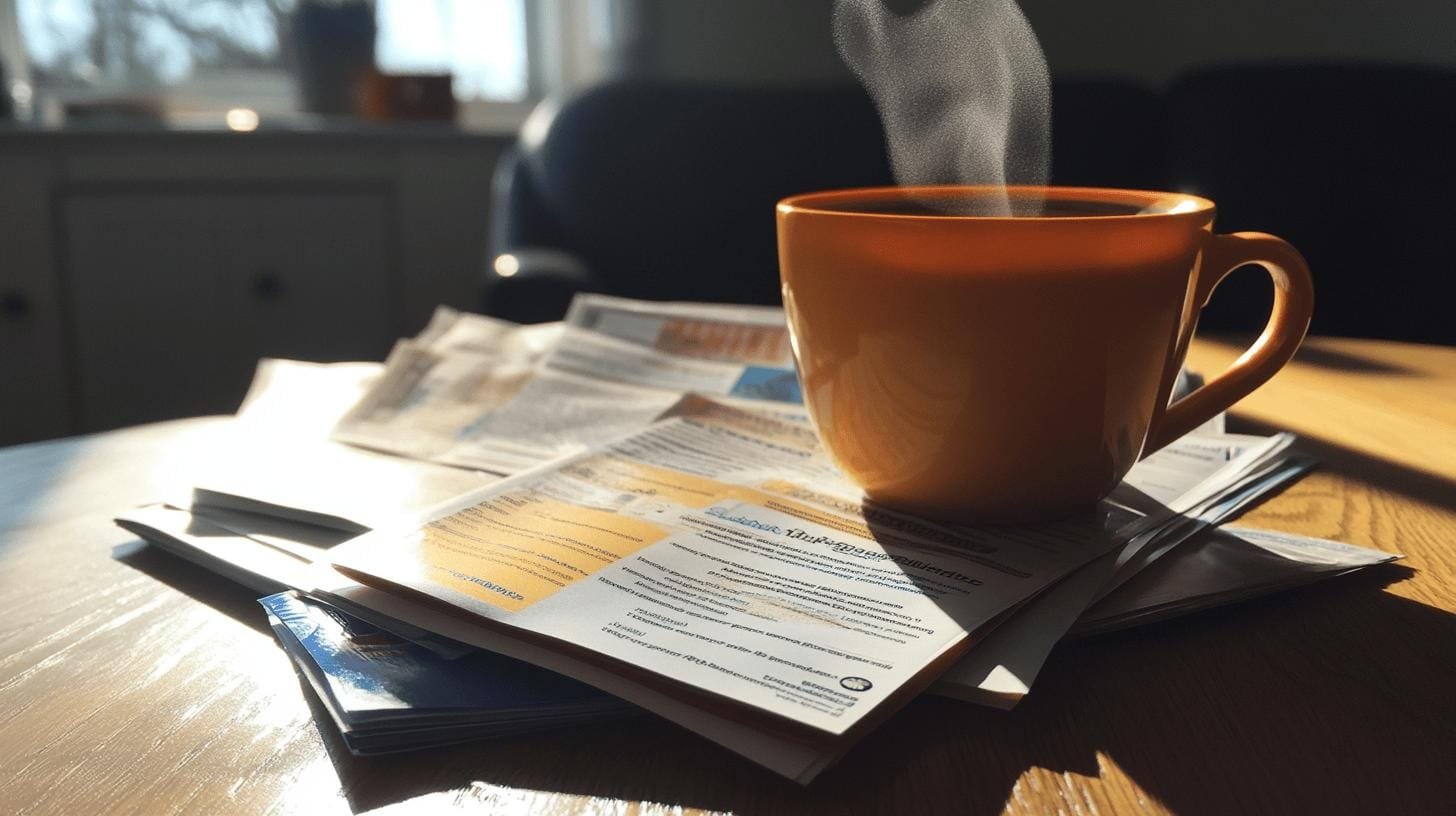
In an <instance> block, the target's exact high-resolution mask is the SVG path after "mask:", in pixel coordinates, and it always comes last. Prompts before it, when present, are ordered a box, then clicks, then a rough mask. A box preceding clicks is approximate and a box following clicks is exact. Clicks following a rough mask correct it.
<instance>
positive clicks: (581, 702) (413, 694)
mask: <svg viewBox="0 0 1456 816" xmlns="http://www.w3.org/2000/svg"><path fill="white" fill-rule="evenodd" d="M1184 379H1185V380H1186V382H1184V383H1183V384H1182V386H1183V388H1184V389H1185V390H1186V388H1190V387H1192V386H1193V385H1194V384H1195V383H1196V378H1195V377H1193V376H1192V375H1185V378H1184ZM1293 442H1294V439H1293V437H1292V436H1291V435H1289V434H1276V435H1273V436H1267V437H1265V436H1250V435H1244V434H1234V433H1228V432H1226V431H1225V429H1224V427H1223V423H1222V420H1221V418H1220V419H1218V420H1215V421H1214V422H1211V423H1209V424H1208V425H1206V426H1204V427H1201V428H1199V429H1197V430H1196V431H1194V432H1193V433H1191V434H1189V435H1188V436H1186V437H1184V438H1183V439H1180V440H1178V441H1177V442H1175V443H1174V444H1172V445H1170V446H1169V447H1167V448H1165V449H1163V450H1161V451H1158V452H1157V453H1155V454H1153V455H1151V456H1149V457H1147V458H1146V459H1144V460H1143V461H1141V462H1140V463H1139V464H1138V465H1137V466H1136V467H1134V468H1133V470H1132V472H1131V473H1130V474H1129V475H1128V477H1127V479H1126V481H1125V482H1124V483H1123V484H1122V485H1120V486H1119V487H1118V489H1117V490H1116V491H1115V492H1114V493H1113V494H1112V495H1111V496H1109V497H1108V498H1107V499H1106V500H1105V501H1104V502H1103V503H1102V504H1101V506H1100V507H1098V508H1097V510H1096V511H1095V512H1089V513H1088V514H1086V515H1084V516H1081V517H1077V518H1073V519H1067V520H1063V521H1059V522H1056V523H1050V524H1043V525H1037V526H1026V527H985V528H980V527H972V526H965V525H957V524H947V523H943V522H939V521H935V520H932V519H926V518H917V517H915V516H911V515H906V514H904V513H901V512H897V511H895V510H894V509H893V508H888V507H883V506H878V505H875V504H873V503H870V502H866V501H865V500H864V498H863V496H862V495H861V493H860V491H859V490H858V489H857V488H855V487H854V485H852V484H851V483H849V482H848V481H847V480H846V479H845V478H844V477H843V476H842V475H841V474H840V473H839V472H838V471H837V470H836V468H835V467H834V466H833V464H832V463H831V462H830V461H829V460H828V458H827V457H826V456H825V455H824V453H823V452H822V451H821V450H820V447H819V443H818V439H817V437H816V435H815V432H814V430H813V429H812V427H811V426H810V425H809V423H808V420H807V418H806V416H805V412H804V410H803V406H802V401H801V395H800V392H799V383H798V380H797V377H796V376H795V373H794V367H793V361H792V355H791V349H790V342H789V337H788V334H787V331H786V329H785V326H784V318H783V314H782V312H781V311H780V310H778V309H774V308H757V307H730V306H719V305H704V304H678V303H647V302H640V301H629V300H622V299H616V298H608V297H601V296H583V297H580V298H578V299H577V300H576V301H575V302H574V304H573V305H572V308H571V310H570V312H569V314H568V315H567V317H566V319H565V320H564V321H563V322H562V323H558V324H546V325H538V326H517V325H513V324H508V323H503V322H501V321H497V320H493V319H490V318H485V317H481V316H478V315H471V314H464V313H460V312H457V311H453V310H450V309H443V308H442V309H440V310H439V311H438V312H437V314H436V315H435V317H434V319H433V320H432V321H431V322H430V324H429V325H428V326H427V327H426V328H425V330H424V331H423V332H422V333H421V334H420V335H419V336H417V337H415V338H412V339H408V340H403V341H401V342H400V343H399V344H398V345H397V346H396V348H395V349H394V351H393V352H392V353H391V354H390V357H389V359H388V360H387V361H386V362H385V363H384V364H383V365H379V364H370V363H342V364H331V365H321V364H311V363H299V362H291V361H282V360H265V361H263V362H262V363H261V364H260V365H259V369H258V374H257V377H256V379H255V382H254V385H253V388H252V389H251V391H250V393H249V395H248V397H247V399H246V400H245V402H244V404H243V406H242V407H241V408H240V410H239V412H238V415H237V416H236V417H235V418H234V419H232V420H230V421H228V422H227V423H226V425H225V427H223V428H221V429H220V431H219V432H218V433H217V434H216V435H215V437H213V438H211V439H210V440H209V442H208V444H209V445H210V446H211V448H210V449H209V450H208V451H207V453H206V455H202V456H199V457H197V461H198V462H200V463H202V464H199V465H198V466H197V467H196V468H195V471H194V472H193V473H191V474H190V475H189V484H188V485H187V489H183V490H179V491H178V492H177V493H178V494H177V495H173V496H159V497H158V498H159V500H160V501H159V503H157V504H152V505H148V506H145V507H141V508H137V509H134V510H131V511H128V512H126V513H124V514H123V515H122V516H120V517H119V518H118V519H117V521H118V523H119V524H121V525H122V526H124V527H126V528H127V529H129V530H131V531H134V532H135V533H136V534H137V535H139V536H141V537H143V538H145V539H147V540H148V541H150V542H152V543H153V544H155V545H156V546H158V547H161V548H163V549H166V550H168V551H170V552H173V553H175V554H177V555H178V556H181V557H183V558H188V559H191V560H193V561H195V562H197V563H199V564H201V565H203V566H205V567H207V568H208V569H212V570H215V571H217V572H219V573H222V574H224V575H226V576H228V577H230V578H232V579H233V580H236V581H238V582H240V583H242V584H245V585H247V586H249V587H252V588H254V589H256V590H257V591H259V592H261V593H266V594H267V595H268V597H265V598H263V599H262V604H263V605H264V607H266V609H267V613H268V615H269V620H270V622H271V623H272V625H273V627H274V630H275V631H276V632H277V634H278V638H279V642H280V643H281V644H282V646H283V648H284V649H285V650H286V651H287V652H288V654H289V655H290V656H291V657H292V659H293V660H294V662H295V664H296V665H297V667H298V669H299V671H300V674H301V675H302V676H303V677H304V678H305V679H306V680H307V685H308V686H310V687H311V688H313V689H314V690H315V691H316V692H317V696H318V699H319V702H320V703H321V704H322V706H323V708H324V709H325V710H326V711H327V712H328V716H329V719H330V720H331V721H332V722H333V724H334V725H335V726H336V727H337V728H338V730H339V732H340V733H341V734H342V735H343V737H344V740H345V742H346V744H347V745H348V747H349V748H350V749H351V750H353V751H356V752H360V753H367V752H382V751H392V750H405V749H410V748H418V747H424V746H433V745H440V744H444V743H449V742H456V741H462V740H467V739H479V738H486V737H494V736H499V735H502V734H508V733H514V732H519V731H521V730H526V729H535V728H545V727H553V726H555V727H559V726H563V725H569V724H576V723H580V722H583V721H586V720H591V719H597V718H602V717H620V716H624V715H628V714H630V713H634V712H640V711H641V710H642V709H645V710H647V711H650V712H652V713H655V714H657V715H658V716H661V717H665V718H667V719H669V720H673V721H675V722H677V723H679V724H681V725H683V726H685V727H687V728H688V729H690V730H693V731H695V732H697V733H699V734H701V735H703V736H704V737H706V738H708V739H711V740H713V741H716V742H718V743H720V744H721V745H723V746H726V747H727V748H729V749H730V750H733V751H735V752H737V753H739V754H742V755H743V756H745V757H747V758H749V759H751V760H752V761H754V762H757V763H759V764H761V765H763V766H766V767H768V768H770V769H772V770H774V771H776V772H778V773H780V774H782V775H784V776H786V777H789V778H792V779H795V780H798V781H800V782H808V781H809V780H810V779H812V778H813V777H814V776H815V775H816V774H818V773H819V772H820V771H822V770H823V769H824V768H826V767H828V766H829V765H830V764H832V763H833V762H834V761H835V760H836V759H837V758H838V757H839V756H841V755H842V754H843V753H844V752H845V751H847V750H848V749H849V748H850V747H851V746H852V745H853V744H854V742H855V741H857V740H858V739H860V738H862V737H863V736H864V735H865V734H867V733H868V732H869V731H870V730H872V729H873V728H874V726H875V725H876V724H878V723H880V722H882V721H884V720H885V719H886V718H888V717H890V716H892V715H893V714H894V712H895V711H896V710H897V709H898V708H900V707H901V706H903V705H904V704H905V703H907V702H908V701H910V700H911V699H913V698H914V697H916V696H917V695H920V694H937V695H943V696H949V697H955V698H960V699H963V700H966V701H969V702H971V703H977V704H983V705H990V706H996V707H1001V708H1010V707H1012V706H1014V705H1015V704H1016V703H1017V701H1019V700H1020V699H1021V698H1022V697H1024V696H1025V695H1026V694H1028V693H1029V692H1030V690H1031V688H1032V686H1033V683H1034V681H1035V679H1036V676H1037V674H1038V672H1039V671H1040V670H1041V668H1042V665H1043V663H1044V662H1045V660H1046V657H1047V656H1048V654H1049V653H1050V652H1051V650H1052V649H1053V647H1054V646H1055V645H1056V644H1057V643H1058V642H1060V641H1061V640H1063V639H1064V638H1066V637H1069V636H1076V635H1080V634H1088V633H1098V632H1106V631H1111V630H1115V629H1119V628H1125V627H1129V626H1134V625H1138V624H1142V623H1146V622H1151V621H1157V620H1163V619H1167V618H1170V617H1174V616H1177V615H1181V614H1185V613H1188V612H1192V611H1197V610H1203V609H1207V608H1210V607H1214V606H1218V605H1220V604H1227V603H1230V602H1234V601H1238V600H1242V599H1246V598H1250V597H1253V596H1256V595H1260V594H1265V593H1270V592H1274V591H1278V590H1282V589H1285V588H1288V587H1293V586H1297V585H1301V584H1305V583H1309V582H1311V581H1315V580H1319V579H1321V578H1325V577H1329V576H1333V575H1338V574H1341V573H1345V572H1349V571H1352V570H1356V569H1360V568H1362V567H1367V566H1371V565H1374V564H1380V563H1383V562H1386V561H1389V560H1392V559H1393V558H1395V557H1396V556H1394V555H1391V554H1388V553H1384V552H1378V551H1373V550H1368V549H1364V548H1360V547H1354V546H1350V545H1346V544H1341V543H1337V542H1333V541H1326V540H1320V539H1311V538H1305V537H1302V536H1295V535H1288V534H1284V533H1277V532H1270V531H1262V530H1254V529H1248V528H1242V527H1237V526H1223V523H1224V522H1225V521H1227V520H1228V519H1230V518H1231V517H1233V516H1234V515H1236V514H1237V513H1238V512H1239V511H1240V510H1242V509H1243V508H1245V507H1247V506H1248V505H1249V504H1251V503H1252V502H1254V501H1256V500H1258V499H1260V498H1261V497H1264V496H1266V495H1268V494H1269V493H1270V492H1271V491H1273V490H1275V489H1277V488H1278V487H1279V486H1281V485H1283V484H1286V483H1287V482H1289V481H1290V480H1292V479H1295V478H1297V477H1298V476H1299V475H1300V474H1302V473H1304V472H1305V471H1306V470H1307V469H1308V468H1309V467H1310V466H1311V464H1312V463H1311V462H1310V461H1309V460H1308V459H1306V458H1304V457H1303V456H1300V455H1298V454H1296V453H1294V452H1293V450H1292V448H1291V445H1292V443H1293ZM1129 670H1132V668H1131V667H1129Z"/></svg>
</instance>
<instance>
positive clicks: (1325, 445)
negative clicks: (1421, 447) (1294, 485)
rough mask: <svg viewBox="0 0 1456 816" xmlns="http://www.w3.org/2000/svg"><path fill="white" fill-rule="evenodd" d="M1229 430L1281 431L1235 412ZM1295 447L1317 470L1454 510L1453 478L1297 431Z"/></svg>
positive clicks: (1263, 433)
mask: <svg viewBox="0 0 1456 816" xmlns="http://www.w3.org/2000/svg"><path fill="white" fill-rule="evenodd" d="M1229 430H1230V431H1235V432H1238V433H1253V434H1261V435H1267V434H1272V433H1277V432H1278V431H1279V430H1281V429H1280V428H1278V427H1275V426H1273V425H1270V424H1267V423H1264V422H1258V421H1255V420H1251V419H1248V418H1246V417H1241V416H1238V415H1237V414H1235V415H1234V416H1231V417H1230V419H1229ZM1295 448H1296V450H1298V451H1300V452H1301V453H1306V454H1309V455H1310V456H1313V457H1314V458H1315V460H1316V461H1317V462H1318V468H1319V469H1320V470H1325V471H1332V472H1335V473H1339V474H1340V475H1342V476H1345V477H1347V478H1350V479H1353V480H1355V481H1358V482H1360V483H1362V484H1364V485H1366V486H1368V487H1370V488H1373V489H1376V490H1378V491H1379V492H1382V493H1396V494H1399V495H1402V496H1405V497H1407V498H1410V499H1414V500H1416V501H1418V502H1421V503H1423V504H1427V505H1431V506H1433V507H1439V508H1441V509H1443V510H1448V511H1456V480H1453V479H1449V478H1446V477H1444V476H1441V475H1438V474H1434V473H1429V472H1426V471H1424V470H1418V469H1416V468H1412V467H1408V466H1406V465H1402V464H1400V463H1399V462H1391V461H1389V460H1386V459H1380V458H1376V457H1373V456H1370V455H1369V454H1365V453H1361V452H1359V451H1355V450H1351V449H1350V448H1347V447H1345V446H1343V445H1340V444H1338V443H1335V442H1331V441H1330V440H1328V439H1324V438H1321V437H1317V436H1309V435H1304V434H1301V435H1300V437H1299V441H1298V442H1297V443H1296V445H1295Z"/></svg>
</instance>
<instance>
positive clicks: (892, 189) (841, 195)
mask: <svg viewBox="0 0 1456 816" xmlns="http://www.w3.org/2000/svg"><path fill="white" fill-rule="evenodd" d="M1001 190H1004V191H1005V192H1006V193H1007V194H1008V195H1010V196H1013V197H1024V198H1043V199H1051V200H1068V199H1074V198H1075V199H1080V200H1083V201H1089V200H1090V201H1094V202H1099V203H1110V204H1124V205H1139V206H1142V207H1144V208H1146V207H1148V206H1151V205H1155V204H1159V203H1161V202H1168V204H1167V208H1166V209H1158V210H1154V211H1151V212H1132V213H1114V214H1096V215H1056V216H1046V215H961V214H953V213H945V214H942V213H934V214H924V213H895V212H875V211H873V210H855V209H839V208H835V207H833V206H832V205H833V204H834V203H836V202H843V201H845V200H853V201H860V202H863V203H866V204H875V203H882V202H885V201H891V200H900V199H905V198H909V197H913V196H915V195H923V196H937V195H939V196H946V195H955V194H961V195H967V194H984V193H989V192H993V191H1001ZM776 210H777V212H778V213H779V214H780V215H786V214H789V213H804V214H810V215H819V216H829V217H836V218H869V219H876V220H879V219H884V220H892V221H912V222H914V221H923V222H935V223H946V222H957V221H967V222H977V223H980V222H1008V223H1009V222H1037V221H1041V222H1056V223H1091V222H1096V223H1104V222H1128V221H1139V220H1142V221H1145V220H1147V219H1150V218H1200V217H1206V216H1207V215H1209V214H1212V213H1214V212H1215V210H1216V207H1215V205H1214V203H1213V201H1212V200H1210V199H1207V198H1204V197H1202V196H1198V195H1194V194H1192V193H1173V192H1164V191H1157V190H1135V189H1129V188H1120V187H1063V186H1058V185H1049V184H1048V185H1041V184H1008V185H1005V186H1002V185H995V184H932V185H908V186H878V187H849V188H843V189H833V190H819V191H815V192H809V193H798V194H796V195H791V196H789V197H787V198H784V199H782V200H780V201H779V203H778V206H777V207H776Z"/></svg>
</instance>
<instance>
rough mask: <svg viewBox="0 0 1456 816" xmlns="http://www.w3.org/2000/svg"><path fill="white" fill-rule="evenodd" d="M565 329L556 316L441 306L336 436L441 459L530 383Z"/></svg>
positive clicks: (398, 350) (394, 356) (399, 350)
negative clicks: (543, 319) (531, 317)
mask: <svg viewBox="0 0 1456 816" xmlns="http://www.w3.org/2000/svg"><path fill="white" fill-rule="evenodd" d="M560 336H561V325H560V324H556V323H548V324H541V325H535V326H518V325H516V324H514V323H507V322H505V321H502V320H496V319H494V318H489V317H484V316H482V315H474V314H467V313H463V312H457V311H455V310H454V309H449V308H445V307H441V308H440V309H438V310H436V312H435V316H434V317H433V318H432V319H431V321H430V323H429V325H428V326H426V327H425V330H424V331H423V332H421V333H420V334H419V336H417V337H415V338H414V339H412V340H402V341H400V342H399V343H398V344H396V345H395V347H394V350H393V351H391V352H390V355H389V359H388V360H386V361H385V366H384V372H383V374H381V375H380V376H379V378H378V379H377V380H376V381H375V382H374V384H373V386H372V387H371V388H370V389H369V390H368V391H367V392H366V393H365V394H364V395H363V397H362V398H360V399H359V401H358V402H357V403H356V404H355V405H354V407H353V408H352V409H351V410H350V411H349V412H348V413H346V414H344V416H343V417H342V418H340V419H339V420H338V424H337V425H336V426H335V427H334V430H333V438H334V439H335V440H337V441H340V442H347V443H349V444H352V445H357V446H360V447H364V448H370V449H373V450H379V451H384V452H386V453H393V454H397V455H400V456H407V457H410V458H414V459H426V460H438V459H439V458H440V457H441V456H442V455H444V454H446V453H447V452H449V450H450V449H451V448H452V447H453V446H454V445H455V444H456V441H457V437H458V436H459V435H460V434H461V432H462V431H463V430H464V429H465V428H468V427H469V426H470V425H471V424H472V423H474V422H475V421H476V420H478V419H479V418H480V416H481V415H482V414H484V413H487V412H489V411H491V410H493V409H494V408H497V407H499V406H501V405H504V404H505V403H507V402H509V401H510V400H511V399H512V398H513V397H515V396H516V395H517V394H518V393H519V392H520V391H521V390H522V389H523V388H524V387H525V386H526V384H527V383H529V382H530V380H531V378H532V376H533V374H534V372H535V369H536V367H537V366H538V364H539V363H540V362H541V360H542V359H543V358H544V357H545V355H546V353H547V352H548V351H549V350H550V349H551V348H552V347H553V346H554V345H555V344H556V342H557V340H558V339H559V338H560Z"/></svg>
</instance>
